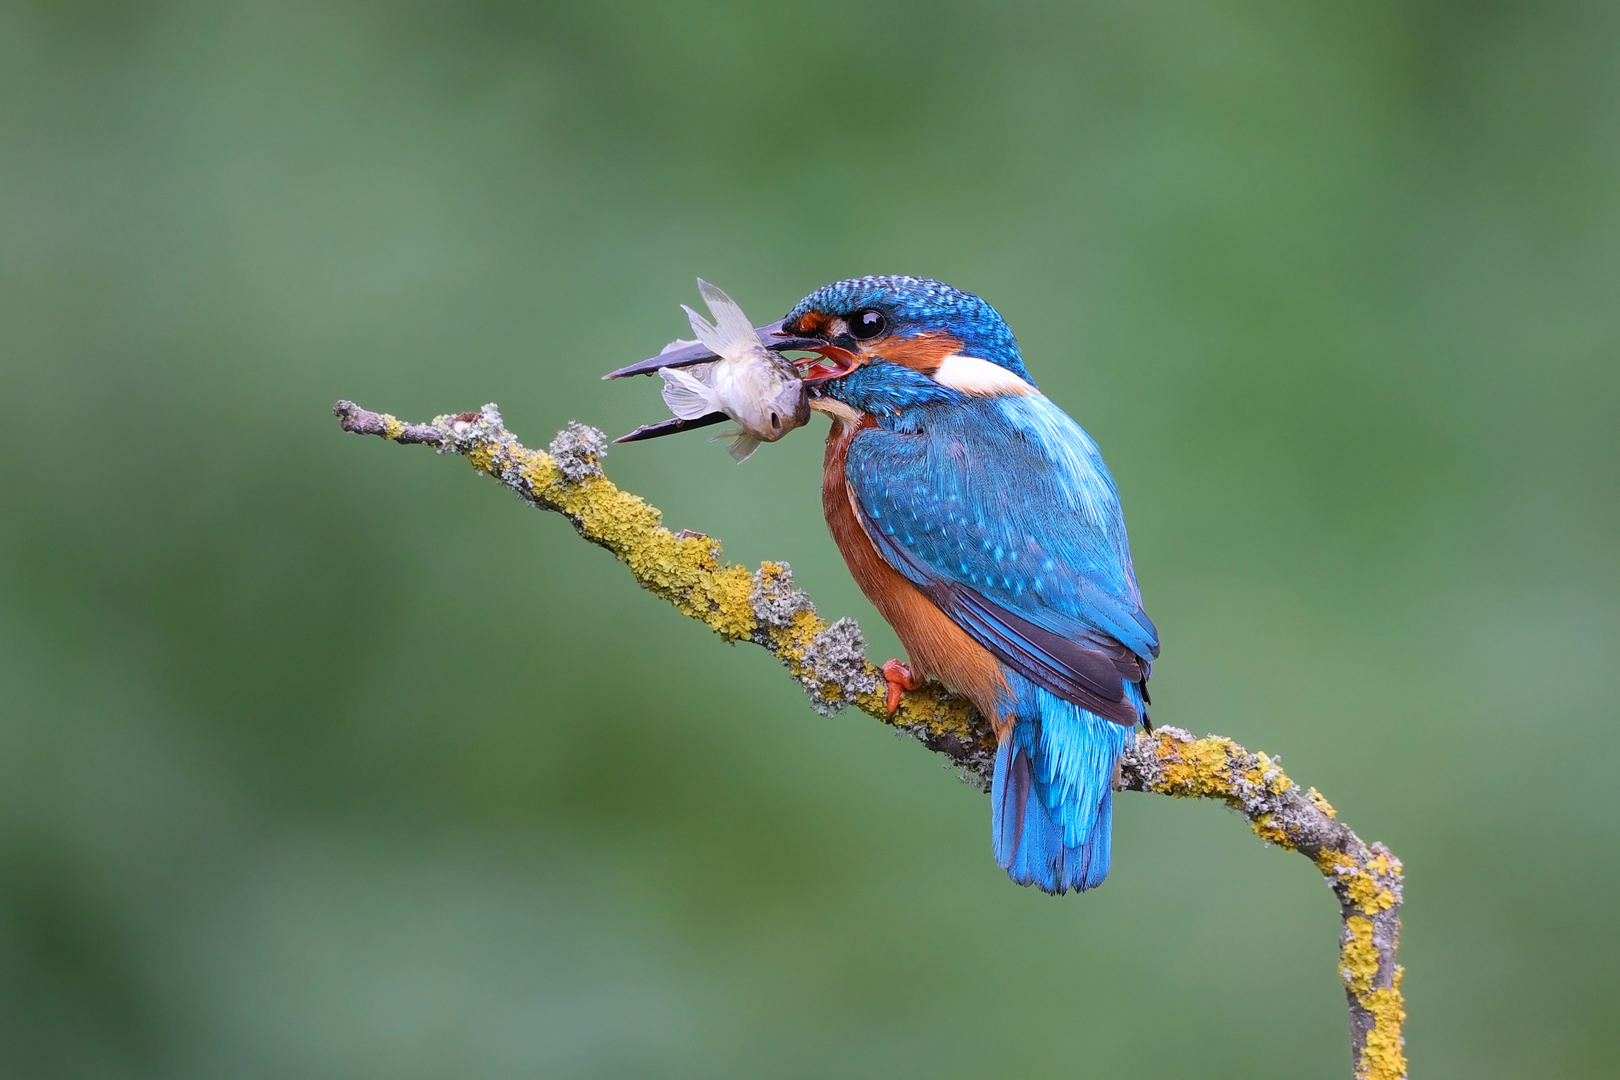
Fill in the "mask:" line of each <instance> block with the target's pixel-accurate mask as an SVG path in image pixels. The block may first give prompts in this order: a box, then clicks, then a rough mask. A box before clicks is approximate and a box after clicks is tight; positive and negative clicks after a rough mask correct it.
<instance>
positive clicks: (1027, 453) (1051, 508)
mask: <svg viewBox="0 0 1620 1080" xmlns="http://www.w3.org/2000/svg"><path fill="white" fill-rule="evenodd" d="M863 307H876V308H878V309H879V310H882V311H884V312H885V313H886V314H887V315H888V317H889V320H890V325H891V329H892V333H893V334H894V335H896V336H906V335H910V334H917V333H940V332H944V333H948V334H950V335H951V336H953V337H955V338H956V339H958V340H960V341H962V342H963V348H962V351H963V352H964V353H969V354H970V355H974V356H978V357H980V358H981V359H987V360H991V361H993V362H995V363H998V364H1000V365H1001V366H1003V367H1006V368H1007V369H1008V370H1011V371H1014V372H1015V373H1017V374H1018V375H1019V376H1020V377H1023V378H1026V379H1027V373H1026V372H1025V370H1024V367H1023V361H1022V358H1021V357H1020V356H1019V354H1018V349H1017V345H1016V344H1015V343H1014V341H1013V337H1012V333H1011V331H1010V330H1008V329H1007V327H1006V324H1005V323H1004V322H1003V321H1002V319H1001V317H1000V316H999V315H998V314H997V313H996V312H995V310H994V309H993V308H991V307H990V305H988V304H986V303H985V302H984V301H982V300H980V299H979V298H978V297H974V296H971V295H969V294H967V293H962V292H960V291H959V290H956V289H952V288H950V287H949V286H945V285H941V284H939V283H938V282H929V281H924V280H921V279H916V278H893V277H889V278H860V279H856V280H854V281H847V282H839V283H837V284H834V285H829V286H827V287H825V288H823V289H820V290H818V291H817V292H815V293H812V294H811V295H810V296H808V297H806V298H805V300H803V301H801V302H800V304H799V306H798V307H797V308H795V309H794V312H793V313H792V314H791V315H790V316H789V318H790V319H793V318H797V317H798V316H799V315H801V314H803V313H804V312H805V311H807V310H816V311H821V312H824V313H828V314H836V315H846V314H849V313H853V312H854V311H856V310H859V309H860V308H863ZM878 351H879V352H881V349H880V350H878ZM823 392H824V393H825V394H827V395H828V396H833V397H837V398H838V399H840V400H842V401H844V402H846V403H848V404H850V405H852V406H854V407H855V408H856V409H859V410H860V411H862V412H865V413H869V414H871V415H872V416H873V417H874V419H875V421H876V424H877V426H876V427H872V428H866V429H863V430H861V431H859V432H858V433H857V434H856V435H855V436H854V438H853V440H852V441H851V442H850V445H849V448H848V456H847V459H846V464H845V470H844V472H845V479H846V482H847V483H848V485H849V490H850V492H851V494H852V496H853V499H854V501H855V503H856V505H857V508H858V509H859V511H860V516H861V518H862V519H863V521H862V524H863V526H864V528H865V529H866V532H867V534H868V535H869V537H870V538H871V539H872V541H873V543H874V545H875V546H876V548H877V550H878V552H879V554H880V555H882V557H883V558H884V560H885V561H886V562H888V563H889V564H890V565H891V566H893V567H894V568H895V569H896V570H898V571H899V572H900V573H901V574H902V575H904V576H905V577H906V578H907V579H908V580H910V581H911V582H912V583H913V584H915V585H916V586H917V587H918V588H919V589H920V590H921V591H922V592H923V593H924V594H925V595H928V596H929V597H930V598H932V599H934V600H935V602H936V604H938V605H939V606H941V609H942V610H945V611H946V612H947V614H949V615H951V617H952V619H953V620H954V621H956V622H957V624H958V625H959V626H961V627H962V628H963V629H964V630H966V631H967V632H968V633H969V634H970V635H971V636H973V637H974V638H975V639H976V640H978V641H979V642H980V643H981V644H983V645H985V646H986V647H987V648H989V649H990V650H991V651H992V652H993V653H995V655H996V656H997V658H998V661H1000V662H1001V670H1002V673H1003V675H1004V676H1005V677H1006V680H1007V686H1008V690H1007V694H1006V696H1005V698H1004V699H1003V701H1002V702H1001V703H1000V704H1001V706H1002V709H1003V711H1004V712H1005V713H1010V714H1011V715H1012V716H1013V718H1014V723H1013V727H1012V731H1011V734H1010V736H1009V737H1008V738H1007V739H1006V740H1005V741H1004V742H1003V744H1002V745H1001V747H1000V750H999V752H998V755H997V759H996V770H995V776H994V786H993V790H992V793H991V797H992V839H993V846H994V850H995V854H996V861H997V862H998V863H999V864H1000V865H1001V866H1002V867H1003V868H1005V869H1006V870H1007V872H1008V873H1009V874H1010V875H1011V876H1012V878H1013V879H1014V880H1015V881H1018V882H1020V883H1021V884H1026V885H1036V886H1038V887H1040V888H1042V889H1044V890H1046V891H1048V892H1053V893H1062V892H1065V891H1067V890H1069V889H1088V888H1092V887H1094V886H1096V885H1098V884H1100V883H1101V882H1102V880H1103V878H1104V877H1105V876H1106V875H1107V873H1108V866H1109V835H1110V828H1111V822H1112V805H1113V804H1112V794H1111V790H1110V784H1111V780H1112V776H1113V772H1114V768H1115V765H1116V763H1117V762H1118V760H1119V755H1120V754H1121V753H1122V752H1123V751H1124V749H1125V747H1126V746H1127V745H1128V744H1129V742H1130V739H1131V738H1132V734H1131V728H1130V727H1129V726H1127V725H1126V724H1125V723H1117V722H1114V721H1111V720H1109V719H1105V718H1104V717H1103V716H1101V715H1099V714H1098V711H1094V710H1101V711H1105V712H1106V711H1109V709H1110V708H1112V709H1113V710H1114V711H1115V715H1116V716H1117V715H1119V713H1120V711H1121V710H1123V712H1124V713H1125V719H1126V720H1130V719H1134V718H1135V717H1137V716H1145V715H1146V713H1145V707H1146V702H1145V700H1144V691H1143V687H1144V686H1145V684H1146V677H1147V674H1148V671H1149V669H1150V666H1151V661H1152V660H1153V658H1154V657H1156V656H1157V655H1158V652H1159V638H1158V632H1157V631H1156V630H1155V628H1154V626H1153V623H1152V622H1151V621H1150V620H1149V619H1148V617H1147V615H1146V614H1145V613H1144V612H1143V610H1142V599H1141V593H1140V591H1139V590H1138V588H1137V583H1136V576H1135V571H1134V569H1133V567H1132V565H1131V555H1130V546H1129V541H1128V539H1127V537H1126V533H1125V521H1124V515H1123V513H1122V512H1121V509H1120V504H1119V496H1118V492H1117V490H1116V488H1115V485H1114V480H1113V477H1112V476H1111V475H1110V474H1109V472H1108V469H1107V467H1106V466H1105V465H1104V464H1103V461H1102V457H1101V455H1100V453H1099V452H1098V450H1097V446H1096V444H1095V443H1094V442H1093V441H1092V440H1091V438H1090V437H1089V436H1088V435H1087V434H1086V433H1085V432H1084V431H1083V430H1081V428H1080V426H1079V425H1078V424H1076V423H1075V422H1074V421H1073V420H1072V419H1071V418H1070V417H1069V416H1068V415H1067V414H1065V413H1064V412H1063V411H1062V410H1061V409H1059V408H1058V407H1057V406H1056V405H1054V404H1053V403H1052V402H1051V401H1049V400H1048V399H1047V398H1045V397H1044V396H1042V395H1041V394H1039V393H1032V394H1027V395H1013V396H1001V397H982V396H969V395H967V394H964V393H961V392H959V391H957V390H953V389H950V388H949V387H945V386H942V385H940V384H939V383H936V382H935V381H934V380H933V379H931V378H930V377H929V376H928V375H926V374H924V373H922V372H919V371H917V370H914V369H912V368H909V367H906V366H903V365H901V364H896V363H892V362H886V361H878V362H874V363H870V364H868V365H866V366H864V367H861V368H859V369H858V370H856V371H854V372H853V373H851V374H849V375H847V376H844V377H843V378H840V379H836V380H833V381H832V382H829V383H828V384H827V385H826V386H825V388H824V390H823ZM964 590H966V592H965V593H964ZM962 595H965V596H967V598H968V599H967V601H966V602H965V603H963V604H958V605H957V606H955V607H953V606H951V603H952V601H953V600H954V599H955V598H958V597H959V596H962ZM1054 642H1057V643H1058V644H1060V645H1061V644H1063V643H1074V644H1075V645H1076V646H1077V647H1078V650H1080V651H1084V652H1085V657H1090V658H1092V659H1096V660H1098V661H1099V663H1098V664H1097V665H1093V666H1092V667H1091V668H1088V669H1085V670H1082V671H1078V672H1074V678H1075V680H1076V682H1077V683H1079V684H1083V685H1082V686H1081V691H1082V692H1080V693H1066V694H1061V695H1060V694H1059V693H1057V692H1054V687H1055V686H1057V685H1058V684H1057V683H1054V682H1052V681H1051V680H1050V679H1046V680H1045V682H1044V683H1040V684H1038V682H1037V681H1036V675H1034V674H1030V673H1031V672H1033V671H1041V670H1046V668H1045V667H1043V665H1046V666H1047V667H1051V668H1061V669H1064V670H1065V671H1071V669H1073V668H1074V664H1073V663H1072V657H1071V656H1070V655H1068V654H1064V653H1062V651H1061V649H1057V648H1054V644H1053V643H1054ZM1121 646H1123V648H1121ZM1126 650H1128V653H1127V652H1126ZM1131 654H1134V655H1131ZM1085 657H1083V659H1084V658H1085ZM1111 658H1112V659H1113V660H1114V661H1115V665H1111V664H1110V659H1111ZM1012 661H1016V663H1014V662H1012ZM1132 665H1137V666H1136V667H1135V668H1134V669H1132ZM1127 669H1132V670H1135V671H1138V672H1139V678H1140V685H1139V684H1138V682H1137V681H1132V679H1131V678H1128V677H1122V676H1121V675H1120V674H1119V673H1118V672H1119V671H1123V670H1127ZM1026 675H1029V677H1026ZM1042 678H1044V676H1042ZM1103 684H1107V685H1103ZM1064 685H1068V684H1064ZM1088 688H1089V689H1088ZM1092 689H1095V690H1096V691H1097V693H1098V694H1099V695H1101V696H1097V697H1088V696H1087V695H1088V694H1089V693H1091V690H1092ZM1110 690H1111V692H1112V693H1113V694H1114V697H1115V700H1117V701H1118V702H1119V704H1118V705H1109V704H1108V703H1107V702H1105V701H1103V698H1104V697H1106V696H1107V693H1108V692H1109V691H1110ZM1087 702H1091V703H1092V707H1091V708H1089V709H1088V708H1086V707H1083V704H1084V703H1087ZM1098 702H1100V703H1101V704H1098ZM1104 706H1107V707H1104Z"/></svg>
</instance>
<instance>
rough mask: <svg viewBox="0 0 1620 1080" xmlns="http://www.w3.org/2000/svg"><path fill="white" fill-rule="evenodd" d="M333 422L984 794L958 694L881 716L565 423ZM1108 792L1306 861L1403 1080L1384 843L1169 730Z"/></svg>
mask: <svg viewBox="0 0 1620 1080" xmlns="http://www.w3.org/2000/svg"><path fill="white" fill-rule="evenodd" d="M333 411H334V412H335V413H336V414H337V416H338V419H339V421H340V422H341V423H342V426H343V429H344V430H345V431H350V432H354V433H356V434H360V435H379V436H381V437H383V438H385V439H390V440H392V441H394V442H402V443H421V444H424V445H428V446H432V447H434V448H436V449H437V450H438V451H439V453H441V454H444V453H456V454H460V455H461V456H463V457H465V458H466V459H467V460H468V461H469V462H471V463H472V465H473V467H474V468H475V469H477V470H478V471H479V472H482V473H485V474H487V475H489V476H492V477H494V478H495V479H497V480H499V481H500V482H501V483H502V484H503V485H504V486H506V487H507V488H509V489H510V490H512V491H514V492H516V493H517V494H518V496H519V497H521V498H522V499H523V500H524V501H525V502H527V503H529V504H530V505H531V506H535V507H538V508H540V509H542V510H553V511H556V512H557V513H559V514H562V515H563V516H564V517H566V518H567V519H568V520H569V521H570V522H571V523H572V524H573V526H574V528H575V529H576V530H578V532H579V534H580V535H581V536H583V537H584V538H585V539H587V540H589V541H591V542H592V543H594V544H599V545H601V546H602V547H605V548H607V549H608V550H609V551H611V552H612V553H613V554H614V555H615V556H617V557H618V558H619V559H620V560H621V561H622V562H623V563H624V564H625V565H626V566H628V567H629V568H630V572H631V573H632V574H634V575H635V578H636V580H637V581H638V582H639V583H640V584H641V585H642V587H643V588H645V589H647V590H648V591H649V592H652V593H655V594H657V595H658V596H661V597H663V598H664V599H665V600H668V601H669V602H670V603H672V604H674V605H675V606H676V607H677V608H678V609H680V611H681V612H682V613H684V614H686V615H690V616H691V617H692V618H694V619H697V620H699V621H700V622H702V623H704V624H705V625H707V626H708V627H709V628H710V629H712V630H714V632H715V633H717V634H719V635H720V636H721V637H723V638H725V639H726V640H727V641H742V640H747V641H752V642H753V643H755V644H756V645H760V646H763V647H764V648H766V649H769V650H770V651H771V653H772V654H773V655H774V656H776V658H777V659H779V660H780V661H781V662H782V663H783V665H785V666H786V667H787V669H788V671H789V672H791V673H792V675H793V677H794V678H795V679H797V680H798V682H799V684H800V685H801V686H802V687H803V688H804V690H805V693H806V694H807V695H808V696H809V698H810V703H811V706H812V707H813V708H814V709H815V710H816V711H817V712H819V713H821V714H822V715H824V716H830V715H832V714H834V713H836V712H838V711H839V710H841V709H843V708H845V707H847V706H850V705H853V706H854V707H856V708H858V709H860V710H861V711H862V712H864V713H866V714H867V715H869V716H871V717H873V718H875V719H877V720H880V721H882V722H883V723H886V724H892V725H893V726H894V727H896V728H898V729H899V730H901V731H903V732H906V733H907V734H909V735H912V736H913V737H915V738H916V739H918V740H919V741H921V742H922V743H924V744H925V745H926V746H928V747H929V748H930V749H932V750H935V751H937V752H939V753H941V754H943V755H945V756H946V757H947V758H948V759H949V760H950V761H951V762H952V763H954V764H955V765H956V766H957V768H958V771H959V773H960V775H961V777H962V779H964V780H966V781H967V782H969V783H971V784H974V785H976V786H978V787H979V788H981V789H988V788H989V786H990V776H991V770H992V766H993V763H994V760H995V752H996V746H995V736H994V734H993V733H992V732H991V730H990V725H989V724H988V723H987V722H986V721H985V719H984V718H983V717H982V716H980V715H979V713H978V711H977V710H976V709H975V708H974V707H973V705H972V704H971V703H969V702H968V701H967V700H966V699H965V698H962V697H959V696H957V695H955V694H953V693H951V692H950V691H948V690H946V689H945V688H944V687H941V686H940V685H939V684H937V683H929V684H928V685H926V686H924V687H923V688H922V689H920V690H913V691H908V692H906V693H905V694H904V695H903V696H902V698H901V701H900V708H899V710H898V711H897V712H896V713H895V714H894V715H893V716H890V715H889V714H888V712H887V710H886V709H885V701H884V690H885V684H884V681H883V676H882V673H881V672H880V671H879V670H878V668H877V666H876V665H874V664H873V663H872V662H871V661H870V660H868V659H867V657H866V643H865V640H864V639H863V638H862V636H861V631H860V627H859V626H858V625H856V623H855V621H854V620H853V619H848V618H845V619H839V620H838V621H837V622H834V623H831V624H829V623H828V622H827V621H826V620H824V619H822V618H821V617H820V616H819V615H818V614H817V613H816V608H815V605H814V604H812V603H811V602H810V598H809V596H807V595H806V594H805V593H804V592H803V591H801V590H800V589H798V588H795V587H794V584H793V572H792V570H791V568H789V566H788V565H787V564H786V563H774V562H767V563H764V564H762V565H761V566H760V568H759V569H758V570H754V571H750V570H748V569H747V568H746V567H743V566H738V565H735V564H728V563H725V562H723V561H722V560H721V548H720V543H719V541H717V540H713V539H711V538H710V537H707V536H704V535H703V534H701V533H693V532H687V531H685V530H683V531H681V532H679V533H672V532H670V531H669V530H668V529H666V528H664V527H663V525H662V524H661V521H662V516H663V515H662V514H660V513H659V511H658V510H657V509H655V508H653V507H651V506H649V505H647V503H646V502H645V501H644V500H642V499H640V498H638V497H637V496H635V495H631V494H629V493H628V492H624V491H621V490H619V488H617V487H615V486H614V484H613V483H612V482H611V481H609V480H608V479H607V477H606V476H604V475H603V473H602V465H601V461H602V458H603V457H604V456H605V455H606V453H607V440H606V438H605V437H604V436H603V435H602V433H601V432H600V431H597V430H596V429H595V428H591V427H586V426H585V425H583V424H578V423H570V424H569V425H568V427H567V428H565V429H564V430H563V431H561V432H560V433H558V435H557V437H556V438H555V439H553V440H552V442H551V445H550V447H549V453H547V452H542V451H539V450H530V449H528V448H526V447H524V446H523V445H522V444H521V443H519V442H518V441H517V439H516V438H515V437H514V436H513V435H512V433H511V432H509V431H507V430H506V427H505V425H504V424H503V423H502V422H501V414H500V411H499V410H498V409H496V407H495V406H494V405H485V406H484V407H483V408H482V409H481V410H479V411H477V412H467V413H460V414H457V415H453V416H440V417H436V418H435V419H434V420H433V422H432V423H430V424H406V423H403V422H401V421H399V420H397V419H395V418H394V417H392V416H389V415H388V414H387V413H374V412H369V411H367V410H365V409H362V408H360V407H359V406H358V405H355V404H354V403H353V402H352V401H340V402H338V403H337V405H336V406H335V407H334V409H333ZM1117 786H1118V788H1119V789H1120V790H1123V791H1143V792H1151V793H1153V794H1158V795H1171V796H1175V797H1178V798H1194V799H1218V800H1220V801H1222V802H1224V803H1226V805H1228V806H1230V807H1231V808H1232V809H1234V810H1237V811H1238V812H1239V813H1241V814H1243V816H1244V817H1245V818H1247V819H1248V821H1249V825H1250V827H1251V828H1252V829H1253V830H1254V832H1255V834H1256V835H1257V836H1259V837H1260V838H1261V839H1262V840H1264V841H1266V842H1267V843H1268V844H1273V845H1276V846H1277V847H1281V848H1284V849H1286V850H1288V851H1298V852H1300V853H1301V854H1303V855H1305V856H1307V857H1308V858H1310V859H1311V860H1312V861H1313V862H1314V863H1315V864H1316V867H1317V869H1318V870H1320V871H1321V872H1322V874H1323V876H1324V877H1325V878H1326V880H1327V883H1328V885H1329V886H1330V887H1331V888H1332V889H1333V892H1334V895H1335V896H1336V897H1337V898H1338V901H1339V913H1340V919H1341V922H1342V930H1341V933H1340V937H1339V977H1340V980H1341V981H1342V982H1343V983H1344V987H1345V993H1346V996H1347V998H1348V1000H1349V1006H1350V1043H1351V1056H1352V1063H1353V1067H1354V1071H1355V1075H1356V1077H1357V1078H1358V1080H1401V1078H1404V1077H1405V1076H1406V1055H1405V1052H1404V1049H1403V1046H1404V1044H1403V1041H1402V1038H1401V1026H1402V1024H1403V1022H1404V1021H1405V1019H1406V1013H1405V1011H1404V1008H1403V1005H1402V999H1401V989H1400V987H1401V968H1400V966H1399V965H1398V964H1396V962H1395V952H1396V946H1397V943H1398V939H1399V935H1400V907H1401V863H1400V860H1399V859H1397V858H1395V856H1394V855H1392V854H1391V853H1390V852H1389V850H1388V849H1387V848H1385V847H1384V846H1383V845H1382V844H1370V845H1369V844H1366V843H1363V842H1362V840H1361V838H1360V837H1358V836H1356V834H1355V833H1354V832H1352V831H1351V830H1350V828H1349V827H1348V826H1346V825H1344V824H1343V823H1342V822H1340V821H1339V820H1338V816H1337V814H1336V813H1335V812H1334V810H1333V807H1331V806H1330V805H1328V802H1327V800H1326V799H1324V798H1323V797H1322V796H1321V795H1320V794H1319V793H1318V792H1317V791H1316V789H1315V788H1310V789H1308V790H1306V791H1303V792H1302V791H1300V789H1299V787H1298V786H1297V785H1296V784H1295V783H1294V782H1293V781H1292V780H1290V779H1289V778H1288V777H1287V776H1286V775H1285V774H1284V773H1283V771H1282V768H1281V766H1280V764H1279V763H1278V762H1277V761H1276V760H1275V759H1273V758H1270V757H1267V756H1266V755H1265V754H1263V753H1250V752H1249V751H1247V750H1245V749H1243V747H1241V746H1239V745H1237V744H1236V743H1234V742H1232V741H1231V740H1230V739H1225V738H1220V737H1217V736H1211V737H1209V738H1207V739H1194V738H1193V737H1192V736H1191V735H1190V734H1188V733H1187V732H1185V731H1181V730H1179V729H1176V728H1170V727H1162V728H1159V729H1158V730H1157V731H1156V732H1155V733H1153V734H1139V735H1138V736H1137V740H1136V745H1135V746H1134V747H1132V748H1131V749H1130V750H1127V751H1126V753H1125V756H1124V758H1123V760H1122V761H1121V765H1120V779H1119V783H1118V785H1117Z"/></svg>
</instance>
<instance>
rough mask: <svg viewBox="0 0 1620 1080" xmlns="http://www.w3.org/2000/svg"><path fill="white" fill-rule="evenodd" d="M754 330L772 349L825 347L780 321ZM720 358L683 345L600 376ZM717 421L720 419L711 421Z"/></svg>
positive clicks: (690, 423) (612, 376) (645, 371)
mask: <svg viewBox="0 0 1620 1080" xmlns="http://www.w3.org/2000/svg"><path fill="white" fill-rule="evenodd" d="M754 332H755V333H757V334H758V335H759V339H760V341H762V342H764V343H765V347H766V348H767V349H770V350H771V351H772V352H792V351H794V350H801V351H804V352H815V351H817V350H819V349H824V348H826V347H827V343H826V341H824V340H822V339H820V338H806V337H796V336H794V335H793V334H786V333H783V332H782V323H781V321H780V320H778V321H777V322H773V323H771V324H770V325H768V326H756V327H755V328H754ZM718 359H720V358H719V357H718V356H716V355H715V354H714V353H712V352H710V351H709V350H708V349H706V348H704V347H703V346H702V345H686V346H683V347H681V348H679V349H671V350H670V351H669V352H667V353H659V354H658V355H657V356H652V357H648V358H647V359H646V360H643V361H641V362H640V363H636V364H631V365H629V366H628V367H622V368H620V369H619V370H617V371H610V372H608V373H607V374H606V375H604V376H602V378H604V379H622V378H624V377H625V376H627V375H651V374H653V373H654V372H656V371H657V370H658V369H659V368H661V367H689V366H690V365H692V364H702V363H706V362H708V361H710V360H718ZM711 422H712V423H719V421H717V420H716V421H711ZM696 424H697V421H695V420H694V421H688V422H687V427H692V426H695V425H696Z"/></svg>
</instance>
